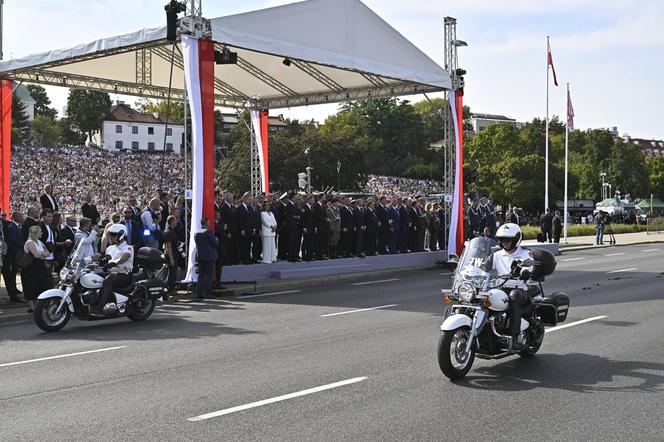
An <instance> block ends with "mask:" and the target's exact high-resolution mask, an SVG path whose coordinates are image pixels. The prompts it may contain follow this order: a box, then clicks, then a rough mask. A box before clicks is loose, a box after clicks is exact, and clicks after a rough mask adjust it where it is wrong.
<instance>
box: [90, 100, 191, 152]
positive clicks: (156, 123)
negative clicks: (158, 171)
mask: <svg viewBox="0 0 664 442" xmlns="http://www.w3.org/2000/svg"><path fill="white" fill-rule="evenodd" d="M166 122H167V120H166V117H165V116H163V115H159V114H157V113H155V114H150V113H147V114H142V113H140V112H138V111H136V110H134V109H132V108H131V107H130V106H128V105H126V104H124V103H118V104H117V105H116V106H114V107H113V108H112V109H111V113H110V116H109V118H108V119H107V120H104V123H103V125H102V130H101V132H100V133H98V134H95V135H94V136H93V139H92V142H93V143H94V144H96V145H98V146H100V147H101V148H102V149H105V150H110V151H119V150H134V151H150V152H152V151H155V152H160V151H163V150H164V132H166V146H165V148H166V150H167V151H173V152H178V153H180V154H181V155H183V154H184V146H183V144H182V135H183V134H184V125H183V124H182V123H178V122H176V121H174V120H171V119H170V118H169V119H168V127H166Z"/></svg>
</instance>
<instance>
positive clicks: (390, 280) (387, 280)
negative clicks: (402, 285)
mask: <svg viewBox="0 0 664 442" xmlns="http://www.w3.org/2000/svg"><path fill="white" fill-rule="evenodd" d="M398 280H399V278H392V279H381V280H380V281H367V282H356V283H355V284H352V285H367V284H380V283H381V282H392V281H398Z"/></svg>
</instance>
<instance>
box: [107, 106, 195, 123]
mask: <svg viewBox="0 0 664 442" xmlns="http://www.w3.org/2000/svg"><path fill="white" fill-rule="evenodd" d="M107 120H109V121H121V122H127V123H144V124H166V123H168V124H170V125H179V126H182V123H180V122H177V121H175V120H173V119H171V118H168V119H167V118H166V116H164V115H159V114H158V113H154V114H151V113H145V114H143V113H141V112H138V111H137V110H135V109H132V108H131V106H129V105H128V104H124V103H119V104H117V105H115V106H113V107H112V108H111V113H110V115H109V116H108V118H107Z"/></svg>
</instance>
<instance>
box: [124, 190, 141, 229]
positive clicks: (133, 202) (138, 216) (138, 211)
mask: <svg viewBox="0 0 664 442" xmlns="http://www.w3.org/2000/svg"><path fill="white" fill-rule="evenodd" d="M127 205H128V206H129V207H131V211H132V212H134V215H133V216H132V218H133V219H134V221H136V222H137V223H140V222H141V209H139V208H138V203H137V202H136V197H133V196H130V197H129V198H128V199H127Z"/></svg>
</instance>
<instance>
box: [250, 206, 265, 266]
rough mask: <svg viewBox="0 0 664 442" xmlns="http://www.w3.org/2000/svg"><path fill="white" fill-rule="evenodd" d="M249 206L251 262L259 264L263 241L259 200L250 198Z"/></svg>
mask: <svg viewBox="0 0 664 442" xmlns="http://www.w3.org/2000/svg"><path fill="white" fill-rule="evenodd" d="M249 201H250V202H251V204H250V205H249V209H250V213H251V220H252V226H253V229H252V233H251V261H252V262H253V263H254V264H256V263H258V262H260V257H261V253H262V252H263V240H262V239H261V230H262V227H263V223H262V222H261V210H262V208H261V203H260V198H250V200H249Z"/></svg>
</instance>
